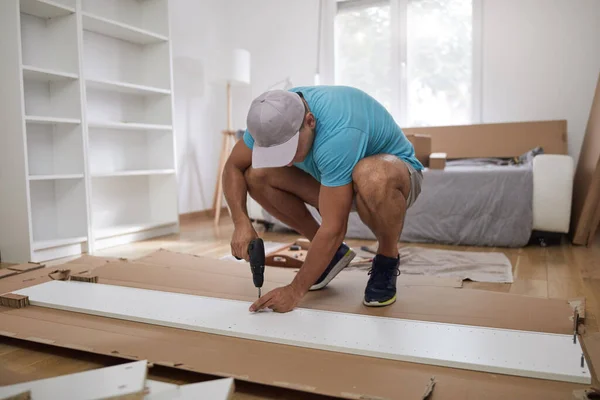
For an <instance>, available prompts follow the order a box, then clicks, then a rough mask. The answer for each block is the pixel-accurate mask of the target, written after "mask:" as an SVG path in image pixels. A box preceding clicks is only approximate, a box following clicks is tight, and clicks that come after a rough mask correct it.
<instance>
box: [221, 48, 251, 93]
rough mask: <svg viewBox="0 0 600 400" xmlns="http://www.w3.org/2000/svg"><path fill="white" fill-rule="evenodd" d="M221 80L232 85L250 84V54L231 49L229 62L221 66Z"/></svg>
mask: <svg viewBox="0 0 600 400" xmlns="http://www.w3.org/2000/svg"><path fill="white" fill-rule="evenodd" d="M223 67H224V68H223V72H224V74H223V76H222V78H223V79H225V80H226V81H228V82H230V83H231V84H232V85H249V84H250V52H249V51H248V50H245V49H233V51H232V52H231V54H230V55H229V60H227V61H226V62H225V65H223Z"/></svg>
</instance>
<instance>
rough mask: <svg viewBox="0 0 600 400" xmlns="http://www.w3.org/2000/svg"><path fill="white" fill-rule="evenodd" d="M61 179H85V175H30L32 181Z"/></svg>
mask: <svg viewBox="0 0 600 400" xmlns="http://www.w3.org/2000/svg"><path fill="white" fill-rule="evenodd" d="M60 179H83V174H58V175H29V180H30V181H56V180H60Z"/></svg>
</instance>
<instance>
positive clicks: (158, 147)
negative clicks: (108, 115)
mask: <svg viewBox="0 0 600 400" xmlns="http://www.w3.org/2000/svg"><path fill="white" fill-rule="evenodd" d="M89 136H90V171H91V174H92V175H94V176H96V175H99V174H111V173H115V172H127V171H142V172H143V171H144V170H155V171H156V170H164V171H168V172H173V168H174V165H175V162H174V159H173V154H174V153H173V136H172V133H171V132H169V131H166V132H165V131H150V132H148V131H121V130H107V129H93V128H90V130H89Z"/></svg>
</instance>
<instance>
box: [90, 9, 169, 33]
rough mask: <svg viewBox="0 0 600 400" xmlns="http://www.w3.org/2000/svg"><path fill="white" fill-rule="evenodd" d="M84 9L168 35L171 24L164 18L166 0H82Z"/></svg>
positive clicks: (126, 23) (142, 28)
mask: <svg viewBox="0 0 600 400" xmlns="http://www.w3.org/2000/svg"><path fill="white" fill-rule="evenodd" d="M82 6H83V11H85V12H88V13H90V14H93V15H96V16H98V17H103V18H107V19H109V20H114V21H117V22H120V23H122V24H124V25H129V26H131V27H134V28H137V29H141V30H145V31H148V32H153V33H155V34H156V35H161V36H165V37H166V36H168V35H169V26H168V24H167V21H166V19H165V18H164V16H165V14H166V13H167V2H166V1H164V0H145V1H139V0H102V1H101V2H99V1H98V0H82Z"/></svg>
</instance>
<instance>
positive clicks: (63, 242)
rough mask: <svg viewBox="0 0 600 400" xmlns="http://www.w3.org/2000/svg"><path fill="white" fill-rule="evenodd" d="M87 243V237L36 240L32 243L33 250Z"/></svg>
mask: <svg viewBox="0 0 600 400" xmlns="http://www.w3.org/2000/svg"><path fill="white" fill-rule="evenodd" d="M86 241H87V237H85V236H78V237H72V238H63V239H54V240H36V241H34V242H33V250H35V251H38V250H45V249H52V248H55V247H63V246H70V245H72V244H78V243H84V242H86Z"/></svg>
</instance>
